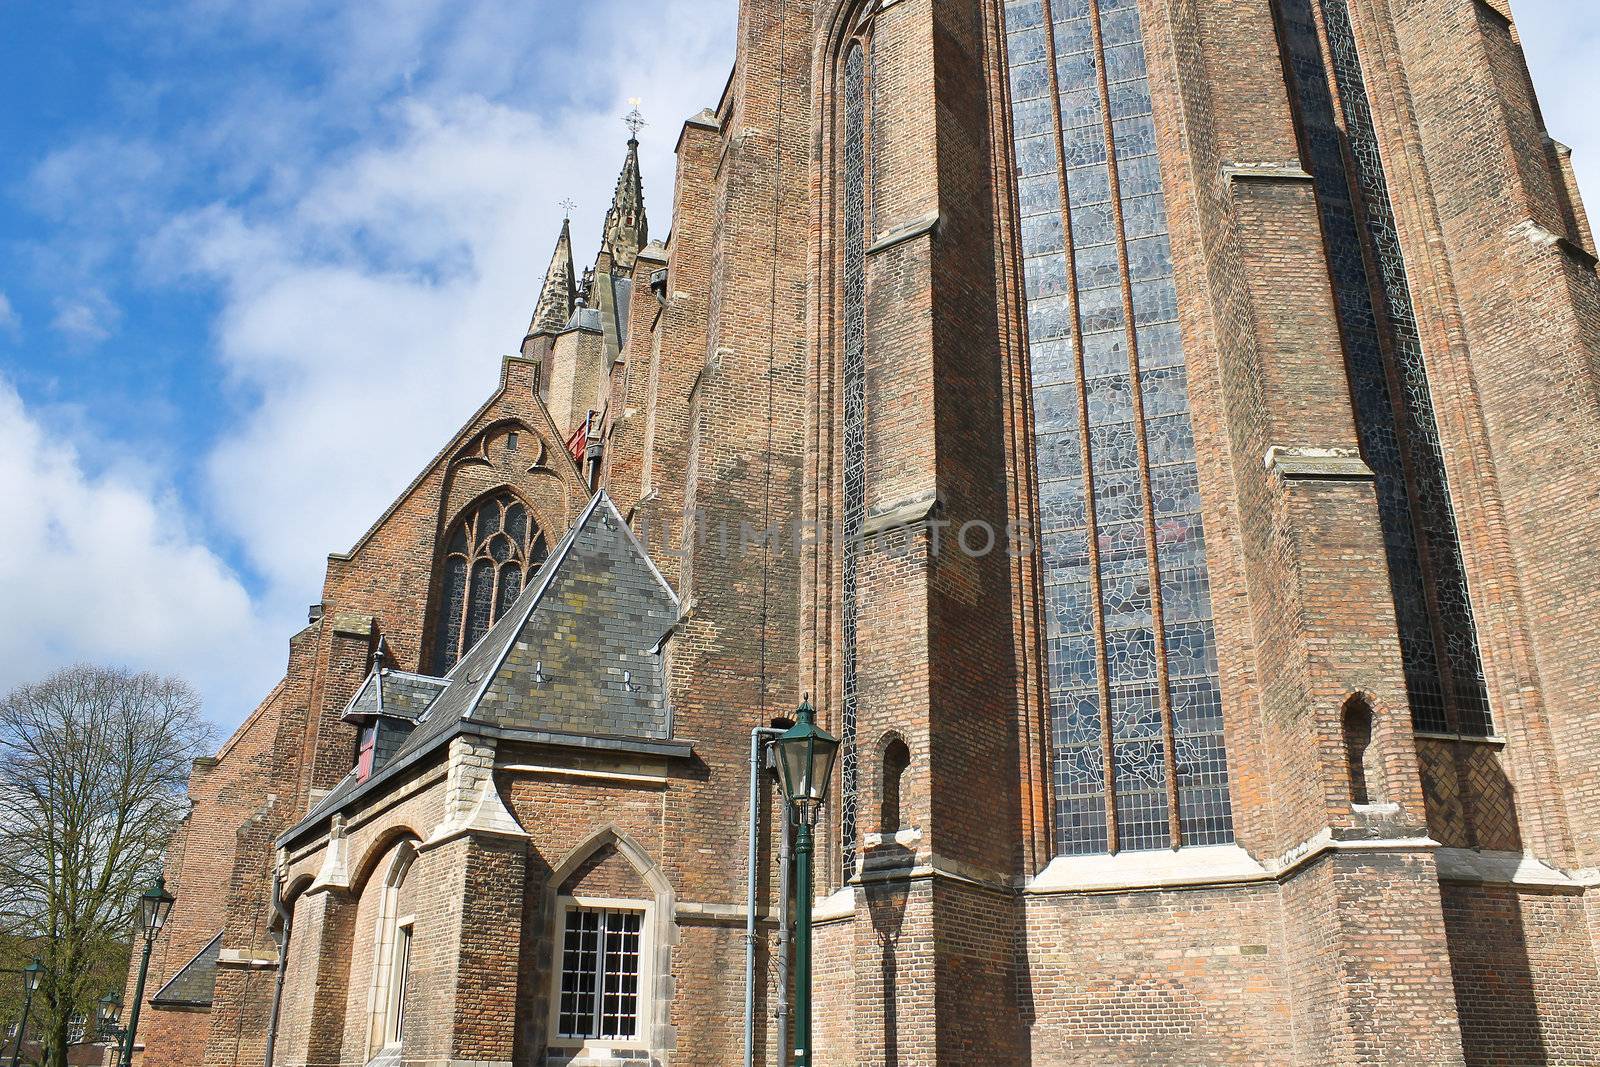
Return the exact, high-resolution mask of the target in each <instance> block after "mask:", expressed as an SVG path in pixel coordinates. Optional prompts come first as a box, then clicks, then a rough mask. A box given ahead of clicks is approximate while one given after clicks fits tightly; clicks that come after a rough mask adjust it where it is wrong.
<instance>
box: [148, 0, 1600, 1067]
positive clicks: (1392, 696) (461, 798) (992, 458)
mask: <svg viewBox="0 0 1600 1067" xmlns="http://www.w3.org/2000/svg"><path fill="white" fill-rule="evenodd" d="M725 2H728V3H733V2H734V0H725ZM738 25H739V29H738V41H737V51H736V59H735V62H734V66H733V71H732V74H731V76H730V78H729V80H728V82H727V88H726V90H725V92H724V94H723V96H722V99H721V100H720V101H719V102H717V104H716V106H715V107H714V108H712V109H708V110H706V111H703V112H701V113H700V114H698V115H696V116H694V117H693V118H691V119H689V120H688V121H687V122H686V123H684V124H683V127H682V132H681V134H679V140H678V144H677V161H678V163H677V174H676V182H675V185H674V190H673V196H672V203H671V205H670V206H671V217H672V229H671V233H670V235H668V236H667V237H666V239H665V240H664V241H663V240H652V239H651V236H650V230H649V227H648V223H647V218H646V210H645V197H644V185H643V182H642V179H641V175H640V173H639V164H638V158H637V147H638V146H637V142H636V141H630V142H629V146H628V149H627V154H626V162H625V164H624V168H623V171H622V174H621V177H620V178H619V180H618V183H617V188H616V195H615V201H614V204H613V207H612V209H611V212H610V214H609V215H608V217H607V220H606V227H605V232H604V234H603V238H602V241H601V244H600V249H599V252H598V256H597V258H595V260H594V261H593V266H592V267H590V268H588V269H584V270H579V269H577V268H576V267H575V264H574V251H573V243H572V237H571V234H570V233H569V232H567V230H566V229H564V230H563V232H562V233H561V235H560V238H559V241H558V244H557V247H556V252H555V256H554V259H553V262H552V263H551V265H550V268H549V272H548V276H547V280H546V282H545V285H544V288H543V292H542V294H540V296H539V297H538V300H537V302H536V306H535V308H534V312H533V316H532V322H531V325H530V327H529V329H528V331H527V335H526V339H525V340H523V341H522V345H521V349H520V352H519V353H518V354H517V355H515V356H511V357H507V358H506V359H505V360H504V362H503V364H502V366H501V370H500V378H499V383H498V385H497V386H496V387H495V388H494V389H493V390H492V391H491V392H490V393H489V396H488V398H487V400H486V401H485V402H484V404H483V406H482V407H481V408H480V409H479V410H478V411H477V412H476V413H473V414H472V415H471V416H470V417H469V418H467V419H466V421H465V423H464V424H463V425H462V427H461V430H460V432H459V433H458V434H457V435H456V436H455V437H453V438H452V439H450V440H449V441H446V442H443V447H442V448H441V449H440V451H439V452H438V454H437V457H436V458H435V459H434V461H433V462H432V463H431V464H430V465H429V466H428V467H427V468H426V469H425V470H423V471H422V472H421V473H419V474H418V475H417V478H416V480H415V481H414V482H413V483H412V484H411V485H410V486H408V487H406V488H405V489H404V491H403V492H401V493H400V495H399V496H398V498H397V499H396V501H395V503H394V504H393V506H392V507H391V508H390V509H389V510H388V511H387V512H385V513H384V514H383V515H381V516H379V517H378V519H377V521H376V522H375V523H374V525H373V526H372V528H371V530H370V531H369V532H368V533H367V534H366V535H365V536H364V537H362V538H361V540H360V541H358V542H357V543H356V544H355V546H354V547H353V548H351V549H350V550H349V551H348V552H344V553H340V554H337V555H333V556H331V557H330V558H329V562H328V570H327V580H326V585H325V587H324V589H323V593H322V597H321V600H320V602H319V603H318V605H317V606H316V607H314V608H313V609H312V611H311V616H310V621H309V623H308V625H307V626H306V627H305V629H303V630H302V631H300V632H299V633H297V634H295V635H294V636H293V637H291V638H290V640H289V649H288V665H287V671H286V673H285V675H284V678H283V681H282V683H281V684H280V685H279V686H278V687H277V688H276V689H274V690H273V691H272V693H270V694H269V695H268V696H267V697H266V699H265V700H264V701H263V702H262V704H261V705H260V707H259V708H258V709H257V710H256V711H255V712H254V714H253V715H251V716H250V718H249V719H248V721H247V722H246V723H245V724H244V725H243V726H242V727H241V728H240V729H239V731H238V733H237V734H236V735H235V736H234V737H233V738H232V739H231V740H230V741H229V742H228V743H227V744H226V745H225V746H224V747H223V749H222V750H221V751H220V752H219V753H218V754H217V755H216V757H215V758H213V759H207V760H202V761H200V762H199V763H198V764H197V766H196V768H195V772H194V776H193V780H192V797H193V810H192V813H191V814H190V816H189V818H188V820H187V822H186V823H185V825H184V827H183V829H182V830H181V831H180V833H179V835H178V837H177V838H176V839H175V840H174V841H173V843H172V847H171V850H170V854H169V860H168V870H167V876H168V882H169V885H170V886H172V887H173V888H174V889H175V890H176V892H177V894H178V897H179V903H178V905H177V909H176V911H175V913H174V916H173V919H172V922H171V923H170V924H169V926H168V927H167V929H166V931H165V932H164V934H163V937H162V939H161V941H160V942H159V943H158V944H157V946H156V952H155V961H154V966H153V974H152V980H151V982H150V984H149V987H148V992H149V1000H148V1002H147V1004H146V1005H145V1013H144V1019H143V1026H142V1030H141V1037H142V1039H143V1042H142V1044H143V1047H142V1051H141V1054H140V1055H141V1062H142V1064H143V1067H200V1065H204V1067H224V1065H227V1067H235V1065H255V1064H262V1063H264V1062H268V1061H269V1058H270V1063H271V1064H273V1065H275V1067H333V1065H350V1067H359V1065H365V1064H369V1063H378V1064H402V1063H403V1064H408V1065H426V1067H447V1065H450V1067H464V1065H474V1067H506V1065H513V1064H514V1065H517V1067H523V1065H537V1064H601V1063H618V1062H629V1063H647V1064H657V1065H666V1064H669V1063H670V1064H681V1065H689V1064H695V1065H729V1064H738V1063H743V1062H751V1063H757V1064H763V1065H776V1064H782V1063H787V1062H788V1058H787V1051H786V1048H785V1042H784V1040H783V1038H784V1034H785V1032H786V1030H787V1023H788V1022H789V1021H790V1016H791V1015H792V1008H791V998H790V997H789V995H788V987H789V983H788V981H787V975H788V973H789V972H788V961H789V951H790V947H791V946H790V941H789V938H788V935H787V923H786V921H785V920H786V917H787V914H788V911H789V907H790V899H789V894H788V893H787V892H785V891H784V888H783V887H784V886H786V885H788V884H789V883H788V882H787V881H786V875H787V872H788V870H789V867H790V864H789V862H788V856H789V848H788V847H787V841H788V836H789V835H788V832H787V829H786V826H785V820H784V814H783V812H782V809H781V804H777V803H775V801H776V799H777V796H776V793H775V787H774V785H773V780H772V777H771V775H770V773H769V772H768V770H767V769H766V768H765V767H763V766H762V763H763V756H762V752H763V748H762V739H763V737H764V736H766V735H763V734H761V733H760V732H759V731H760V730H761V729H763V728H767V727H770V726H771V725H772V724H773V723H774V721H776V720H781V719H783V718H784V717H786V716H790V715H792V714H793V709H794V707H795V705H796V704H797V703H798V702H799V701H800V699H801V697H802V695H803V694H806V693H810V694H812V695H813V699H814V701H815V703H816V704H817V706H818V708H819V712H820V715H821V719H822V722H823V724H824V725H825V726H826V727H828V728H829V729H830V730H832V731H833V732H835V733H836V734H838V735H839V736H840V737H841V738H842V739H843V740H844V742H845V750H844V758H843V760H842V764H841V767H840V770H839V773H838V774H837V775H836V776H835V780H834V795H833V798H832V800H831V801H830V803H829V804H828V805H827V806H826V807H825V809H824V820H825V822H824V832H821V833H820V834H819V837H820V838H821V844H820V845H819V848H820V852H821V854H820V856H819V860H820V862H819V867H820V872H821V873H820V875H819V882H820V883H821V884H819V886H818V893H817V904H816V923H817V925H816V956H815V959H816V967H817V981H816V990H817V1006H816V1020H817V1023H816V1026H817V1032H816V1040H815V1049H814V1052H815V1058H816V1062H817V1063H818V1064H826V1065H830V1067H832V1065H853V1064H897V1065H906V1067H911V1065H932V1064H1052V1065H1055V1064H1100V1063H1104V1064H1171V1065H1200V1064H1231V1065H1258V1064H1330V1065H1331V1064H1340V1065H1343V1064H1406V1065H1451V1064H1515V1065H1533V1064H1573V1065H1577V1064H1585V1065H1593V1064H1597V1063H1600V973H1597V947H1600V653H1597V652H1596V651H1595V647H1594V645H1593V644H1592V640H1593V634H1592V632H1591V629H1590V628H1591V627H1592V626H1593V625H1594V620H1595V619H1596V618H1597V617H1600V552H1597V551H1596V550H1595V547H1594V546H1595V545H1596V544H1597V543H1600V507H1597V503H1600V501H1597V499H1596V496H1597V494H1596V489H1595V483H1596V475H1597V474H1600V283H1597V278H1596V271H1595V265H1596V260H1595V242H1594V236H1593V233H1592V232H1591V230H1590V227H1589V223H1588V221H1587V219H1586V217H1585V214H1584V211H1583V208H1582V206H1581V204H1580V201H1579V197H1578V193H1577V188H1576V183H1575V181H1574V178H1573V172H1572V169H1571V166H1570V159H1569V155H1570V153H1569V152H1568V151H1567V149H1565V148H1564V147H1563V146H1562V145H1561V144H1559V143H1558V142H1556V141H1555V140H1553V139H1552V138H1551V136H1550V133H1549V132H1547V131H1546V129H1545V127H1544V124H1543V121H1542V119H1541V116H1540V111H1539V106H1538V102H1537V101H1536V100H1535V98H1534V95H1533V91H1532V88H1531V85H1530V81H1529V78H1528V74H1527V71H1526V68H1525V65H1524V61H1523V57H1522V53H1521V49H1520V45H1519V43H1518V33H1517V27H1516V23H1515V22H1514V21H1513V13H1512V11H1511V10H1510V9H1509V8H1508V7H1507V4H1506V0H1251V2H1248V3H1237V2H1225V0H1004V2H1002V0H739V24H738ZM730 44H731V42H730ZM635 136H637V129H635ZM619 139H620V138H619ZM553 192H555V190H553ZM580 262H581V261H580ZM486 384H487V383H486ZM427 387H428V385H427V383H426V382H418V383H417V388H419V389H426V388H427ZM752 905H753V906H752ZM747 953H748V954H747ZM747 1057H748V1060H747Z"/></svg>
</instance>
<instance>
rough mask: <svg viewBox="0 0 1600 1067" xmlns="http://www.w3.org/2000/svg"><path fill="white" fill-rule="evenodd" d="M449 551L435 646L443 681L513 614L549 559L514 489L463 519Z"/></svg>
mask: <svg viewBox="0 0 1600 1067" xmlns="http://www.w3.org/2000/svg"><path fill="white" fill-rule="evenodd" d="M445 546H446V547H445V557H444V560H443V562H442V563H441V564H440V582H439V606H438V609H437V612H438V614H437V617H436V622H435V624H434V643H433V673H434V674H436V675H440V676H443V675H445V674H448V673H449V671H450V668H452V667H454V666H455V665H456V662H457V661H458V660H459V659H460V658H461V657H462V656H464V655H466V654H467V650H468V649H470V648H471V647H472V646H473V645H475V644H477V643H478V641H479V640H481V639H482V637H483V635H484V634H486V633H488V632H489V627H491V626H493V625H494V623H495V621H496V620H497V619H499V617H500V616H501V615H502V614H504V613H505V612H506V611H508V610H510V608H511V605H513V604H515V603H516V601H517V597H519V596H520V595H521V594H522V588H523V585H524V583H525V582H526V581H527V580H528V579H529V578H531V577H532V576H533V575H534V574H536V573H538V570H539V568H540V566H542V565H543V564H544V561H545V558H546V557H547V556H548V555H549V549H548V547H547V546H546V544H545V538H544V533H543V531H541V530H540V529H539V526H538V524H537V523H536V522H534V520H533V517H532V516H531V515H530V514H529V513H528V508H527V505H525V504H523V503H522V501H520V500H518V499H517V497H516V496H515V495H514V494H513V493H511V492H510V491H509V490H505V491H502V492H499V493H496V494H494V495H493V496H491V497H489V498H487V499H485V500H483V501H482V502H480V503H479V504H478V505H476V506H475V507H474V508H473V509H472V510H471V511H469V512H468V513H467V514H466V515H465V516H464V517H462V518H461V519H460V520H458V521H457V523H456V525H455V527H454V529H453V530H452V531H451V533H450V536H449V538H448V539H447V540H446V542H445Z"/></svg>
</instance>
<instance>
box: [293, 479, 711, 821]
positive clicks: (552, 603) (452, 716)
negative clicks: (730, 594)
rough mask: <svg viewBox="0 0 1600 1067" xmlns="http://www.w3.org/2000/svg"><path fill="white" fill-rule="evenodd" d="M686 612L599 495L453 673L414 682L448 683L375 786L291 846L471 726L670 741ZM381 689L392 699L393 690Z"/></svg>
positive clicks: (347, 792) (345, 790) (352, 795)
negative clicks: (673, 664)
mask: <svg viewBox="0 0 1600 1067" xmlns="http://www.w3.org/2000/svg"><path fill="white" fill-rule="evenodd" d="M678 616H679V604H678V598H677V595H676V594H675V593H674V592H673V591H672V587H671V586H670V585H669V584H668V583H667V580H666V579H665V578H664V577H662V575H661V572H660V571H659V570H658V569H657V568H656V566H655V564H653V563H652V562H651V561H650V557H649V555H648V554H647V553H646V552H645V549H644V546H643V545H641V544H640V543H639V540H638V538H637V537H635V536H634V534H633V531H632V530H631V529H629V527H628V524H627V523H626V522H625V521H624V520H623V518H622V515H621V514H620V513H619V512H618V511H617V508H616V505H615V504H613V503H612V501H611V498H610V497H608V496H607V495H606V494H605V493H604V492H600V493H598V494H596V495H595V497H594V499H593V500H592V501H590V503H589V506H588V508H586V509H585V510H584V512H583V514H582V515H581V516H580V517H579V518H578V521H577V522H576V523H574V524H573V527H572V529H571V530H570V531H568V533H567V535H566V537H564V538H562V540H561V542H560V544H558V545H557V546H556V548H555V550H554V551H553V552H551V554H550V558H549V559H548V560H547V561H546V563H545V565H544V567H543V568H542V569H541V570H540V572H539V576H538V580H537V581H535V582H534V583H533V584H532V585H530V586H529V587H528V588H527V589H526V590H524V591H523V594H522V596H521V597H520V598H519V599H518V600H517V602H516V604H515V605H514V606H513V607H512V608H511V610H510V611H508V612H507V613H506V614H505V615H504V616H502V617H501V619H500V620H499V621H498V622H497V623H495V625H494V626H493V627H491V628H490V630H489V632H488V633H487V634H485V635H484V638H483V640H481V641H479V642H478V644H477V645H475V646H473V648H472V649H471V650H470V651H468V653H467V654H466V655H465V656H463V657H462V659H461V661H460V662H459V663H457V664H456V666H455V667H454V668H453V669H452V670H451V672H450V674H449V676H448V677H447V678H445V679H423V678H422V676H420V675H413V676H411V677H412V678H415V679H422V681H423V682H432V683H434V684H436V685H443V686H444V687H445V688H444V689H443V692H442V693H440V694H439V695H438V697H437V698H436V699H434V700H433V701H432V702H431V703H430V704H429V706H428V708H427V710H426V711H425V712H424V713H423V714H422V715H421V717H420V718H419V719H418V721H417V725H416V728H415V729H414V730H412V732H411V735H410V736H409V737H407V738H406V739H405V742H404V743H403V744H402V745H401V746H400V748H399V750H398V751H396V752H395V754H394V755H393V756H392V757H390V759H389V760H388V761H387V763H386V765H385V766H384V767H383V769H382V770H380V771H379V772H378V773H376V774H374V775H373V776H372V777H371V778H369V779H368V780H367V781H366V782H358V781H357V780H356V777H355V775H354V772H352V773H351V775H349V776H348V777H346V778H345V779H344V780H343V781H342V782H341V783H340V784H339V785H338V786H337V787H336V788H335V789H334V790H333V792H332V793H330V794H329V795H328V796H327V797H325V798H324V799H323V801H322V802H321V803H320V804H318V805H317V806H316V807H315V808H313V809H312V811H311V812H310V813H309V814H308V815H307V816H306V818H305V819H303V820H301V822H300V823H299V824H298V825H297V826H295V827H294V828H293V829H291V830H289V831H288V833H286V834H285V835H284V839H285V840H288V839H291V838H296V837H298V836H300V835H301V834H302V833H303V832H304V831H306V830H308V829H310V828H311V827H312V826H313V825H315V824H317V823H319V822H320V821H321V820H322V819H324V818H326V817H327V816H328V815H330V814H332V813H333V812H334V811H337V810H340V809H341V808H343V807H344V806H345V805H347V804H349V803H351V802H353V801H354V800H356V799H357V798H358V797H359V796H360V795H362V794H364V793H366V792H367V791H369V790H371V789H373V788H375V787H376V786H377V785H378V784H379V783H380V782H384V781H388V780H390V779H392V778H393V777H394V776H395V775H396V774H399V773H402V771H403V769H404V768H406V767H408V766H409V765H411V764H412V763H415V762H416V761H417V760H418V759H420V758H421V757H422V756H423V755H424V754H425V753H427V752H428V751H430V750H431V749H433V748H435V747H437V746H439V745H441V744H443V743H444V742H445V741H447V740H448V739H449V738H450V737H452V736H454V735H455V734H456V733H457V732H460V731H461V730H463V729H470V728H473V727H476V728H479V729H482V730H485V731H489V732H512V733H519V732H520V733H528V734H538V735H541V736H551V737H565V738H571V739H572V740H573V742H574V743H582V742H583V741H585V740H587V739H595V738H614V739H626V740H631V741H636V742H647V743H665V744H666V745H671V744H672V743H671V737H672V712H671V707H670V704H669V701H668V698H667V676H666V664H665V661H664V657H663V648H662V646H663V645H664V643H665V640H666V638H667V636H668V635H669V634H670V633H671V631H672V629H673V627H674V626H676V625H677V621H678ZM391 673H398V672H391ZM384 694H385V699H387V694H388V690H387V689H385V690H384ZM360 698H361V694H359V693H358V694H357V699H360ZM354 703H355V701H352V705H354ZM674 747H684V748H685V749H686V748H687V746H674Z"/></svg>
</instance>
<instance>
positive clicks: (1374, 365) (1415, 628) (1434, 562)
mask: <svg viewBox="0 0 1600 1067" xmlns="http://www.w3.org/2000/svg"><path fill="white" fill-rule="evenodd" d="M1312 4H1313V0H1282V2H1281V3H1279V4H1278V5H1276V10H1277V12H1278V25H1279V33H1280V36H1281V39H1282V44H1283V49H1284V53H1285V55H1286V56H1287V57H1288V67H1289V72H1290V75H1291V78H1292V80H1293V85H1294V91H1295V100H1296V105H1297V106H1296V109H1295V111H1296V117H1297V119H1298V121H1299V131H1300V138H1301V142H1302V150H1301V151H1302V155H1303V156H1304V158H1305V160H1306V169H1307V170H1308V171H1310V172H1311V175H1312V178H1313V179H1314V180H1315V182H1316V189H1317V204H1318V207H1319V208H1320V210H1321V213H1322V228H1323V233H1324V239H1325V241H1326V244H1327V252H1328V264H1329V267H1330V271H1331V275H1332V278H1333V289H1334V298H1335V306H1336V310H1337V312H1338V317H1339V328H1340V333H1341V334H1342V337H1343V340H1344V349H1345V362H1346V365H1347V368H1348V373H1349V378H1350V392H1351V401H1352V407H1353V408H1354V411H1355V417H1356V429H1357V433H1358V436H1359V438H1360V442H1361V452H1362V456H1363V458H1364V459H1365V460H1366V462H1367V465H1368V466H1369V467H1371V468H1372V471H1373V473H1374V474H1375V475H1376V477H1377V489H1378V514H1379V518H1380V521H1381V522H1382V525H1383V539H1384V547H1385V550H1386V552H1387V555H1388V558H1389V581H1390V586H1391V591H1392V593H1393V595H1394V607H1395V618H1396V621H1397V622H1398V623H1399V628H1400V652H1401V657H1402V661H1403V664H1404V667H1405V678H1406V689H1407V692H1408V695H1409V697H1410V701H1411V715H1412V720H1413V724H1414V726H1415V728H1416V729H1418V730H1428V731H1447V732H1459V733H1462V734H1467V735H1476V736H1482V735H1486V734H1489V733H1491V732H1493V731H1492V722H1491V717H1490V713H1489V696H1488V689H1487V687H1486V685H1485V683H1484V677H1483V663H1482V660H1481V658H1480V655H1479V650H1478V633H1477V627H1476V624H1475V623H1474V621H1473V616H1472V605H1471V603H1470V600H1469V598H1468V594H1467V578H1466V566H1465V563H1464V562H1463V559H1462V554H1461V542H1460V538H1459V535H1458V531H1457V527H1456V518H1455V511H1454V508H1453V506H1452V504H1451V502H1450V492H1449V486H1448V484H1447V482H1446V477H1445V467H1444V453H1443V450H1442V447H1441V445H1440V442H1439V428H1438V424H1437V422H1436V420H1435V418H1434V411H1433V396H1432V392H1431V390H1430V388H1429V384H1428V372H1427V367H1426V365H1425V363H1424V360H1423V352H1422V337H1421V334H1420V332H1419V330H1418V327H1417V318H1416V310H1415V307H1414V305H1413V303H1412V300H1411V288H1410V282H1409V281H1408V279H1407V276H1406V265H1405V259H1404V257H1403V255H1402V253H1401V249H1400V236H1399V231H1398V229H1397V228H1396V225H1395V219H1394V209H1393V206H1392V205H1391V203H1390V199H1389V188H1388V180H1387V178H1386V176H1385V174H1384V168H1383V158H1382V155H1381V153H1380V151H1379V145H1378V138H1377V132H1376V130H1375V128H1374V126H1373V121H1372V111H1371V107H1370V105H1369V104H1368V101H1367V90H1366V81H1365V78H1364V76H1363V74H1362V70H1361V60H1360V57H1359V56H1358V55H1357V54H1356V46H1355V36H1354V33H1353V32H1352V29H1351V26H1350V14H1349V11H1348V9H1347V8H1346V6H1345V0H1322V3H1321V10H1322V14H1323V25H1324V26H1325V28H1326V31H1327V41H1328V46H1329V47H1328V51H1327V53H1324V50H1323V38H1322V36H1321V34H1320V33H1319V29H1318V24H1317V17H1316V12H1315V11H1314V9H1313V7H1312ZM1325 54H1326V55H1331V56H1332V60H1333V62H1332V68H1331V70H1330V69H1329V65H1328V64H1327V62H1326V61H1325V58H1324V56H1325ZM1335 92H1337V98H1338V101H1339V105H1338V107H1337V108H1336V105H1335V103H1334V100H1335ZM1341 116H1342V118H1343V124H1342V125H1341V123H1340V118H1341ZM1347 149H1348V150H1347Z"/></svg>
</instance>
